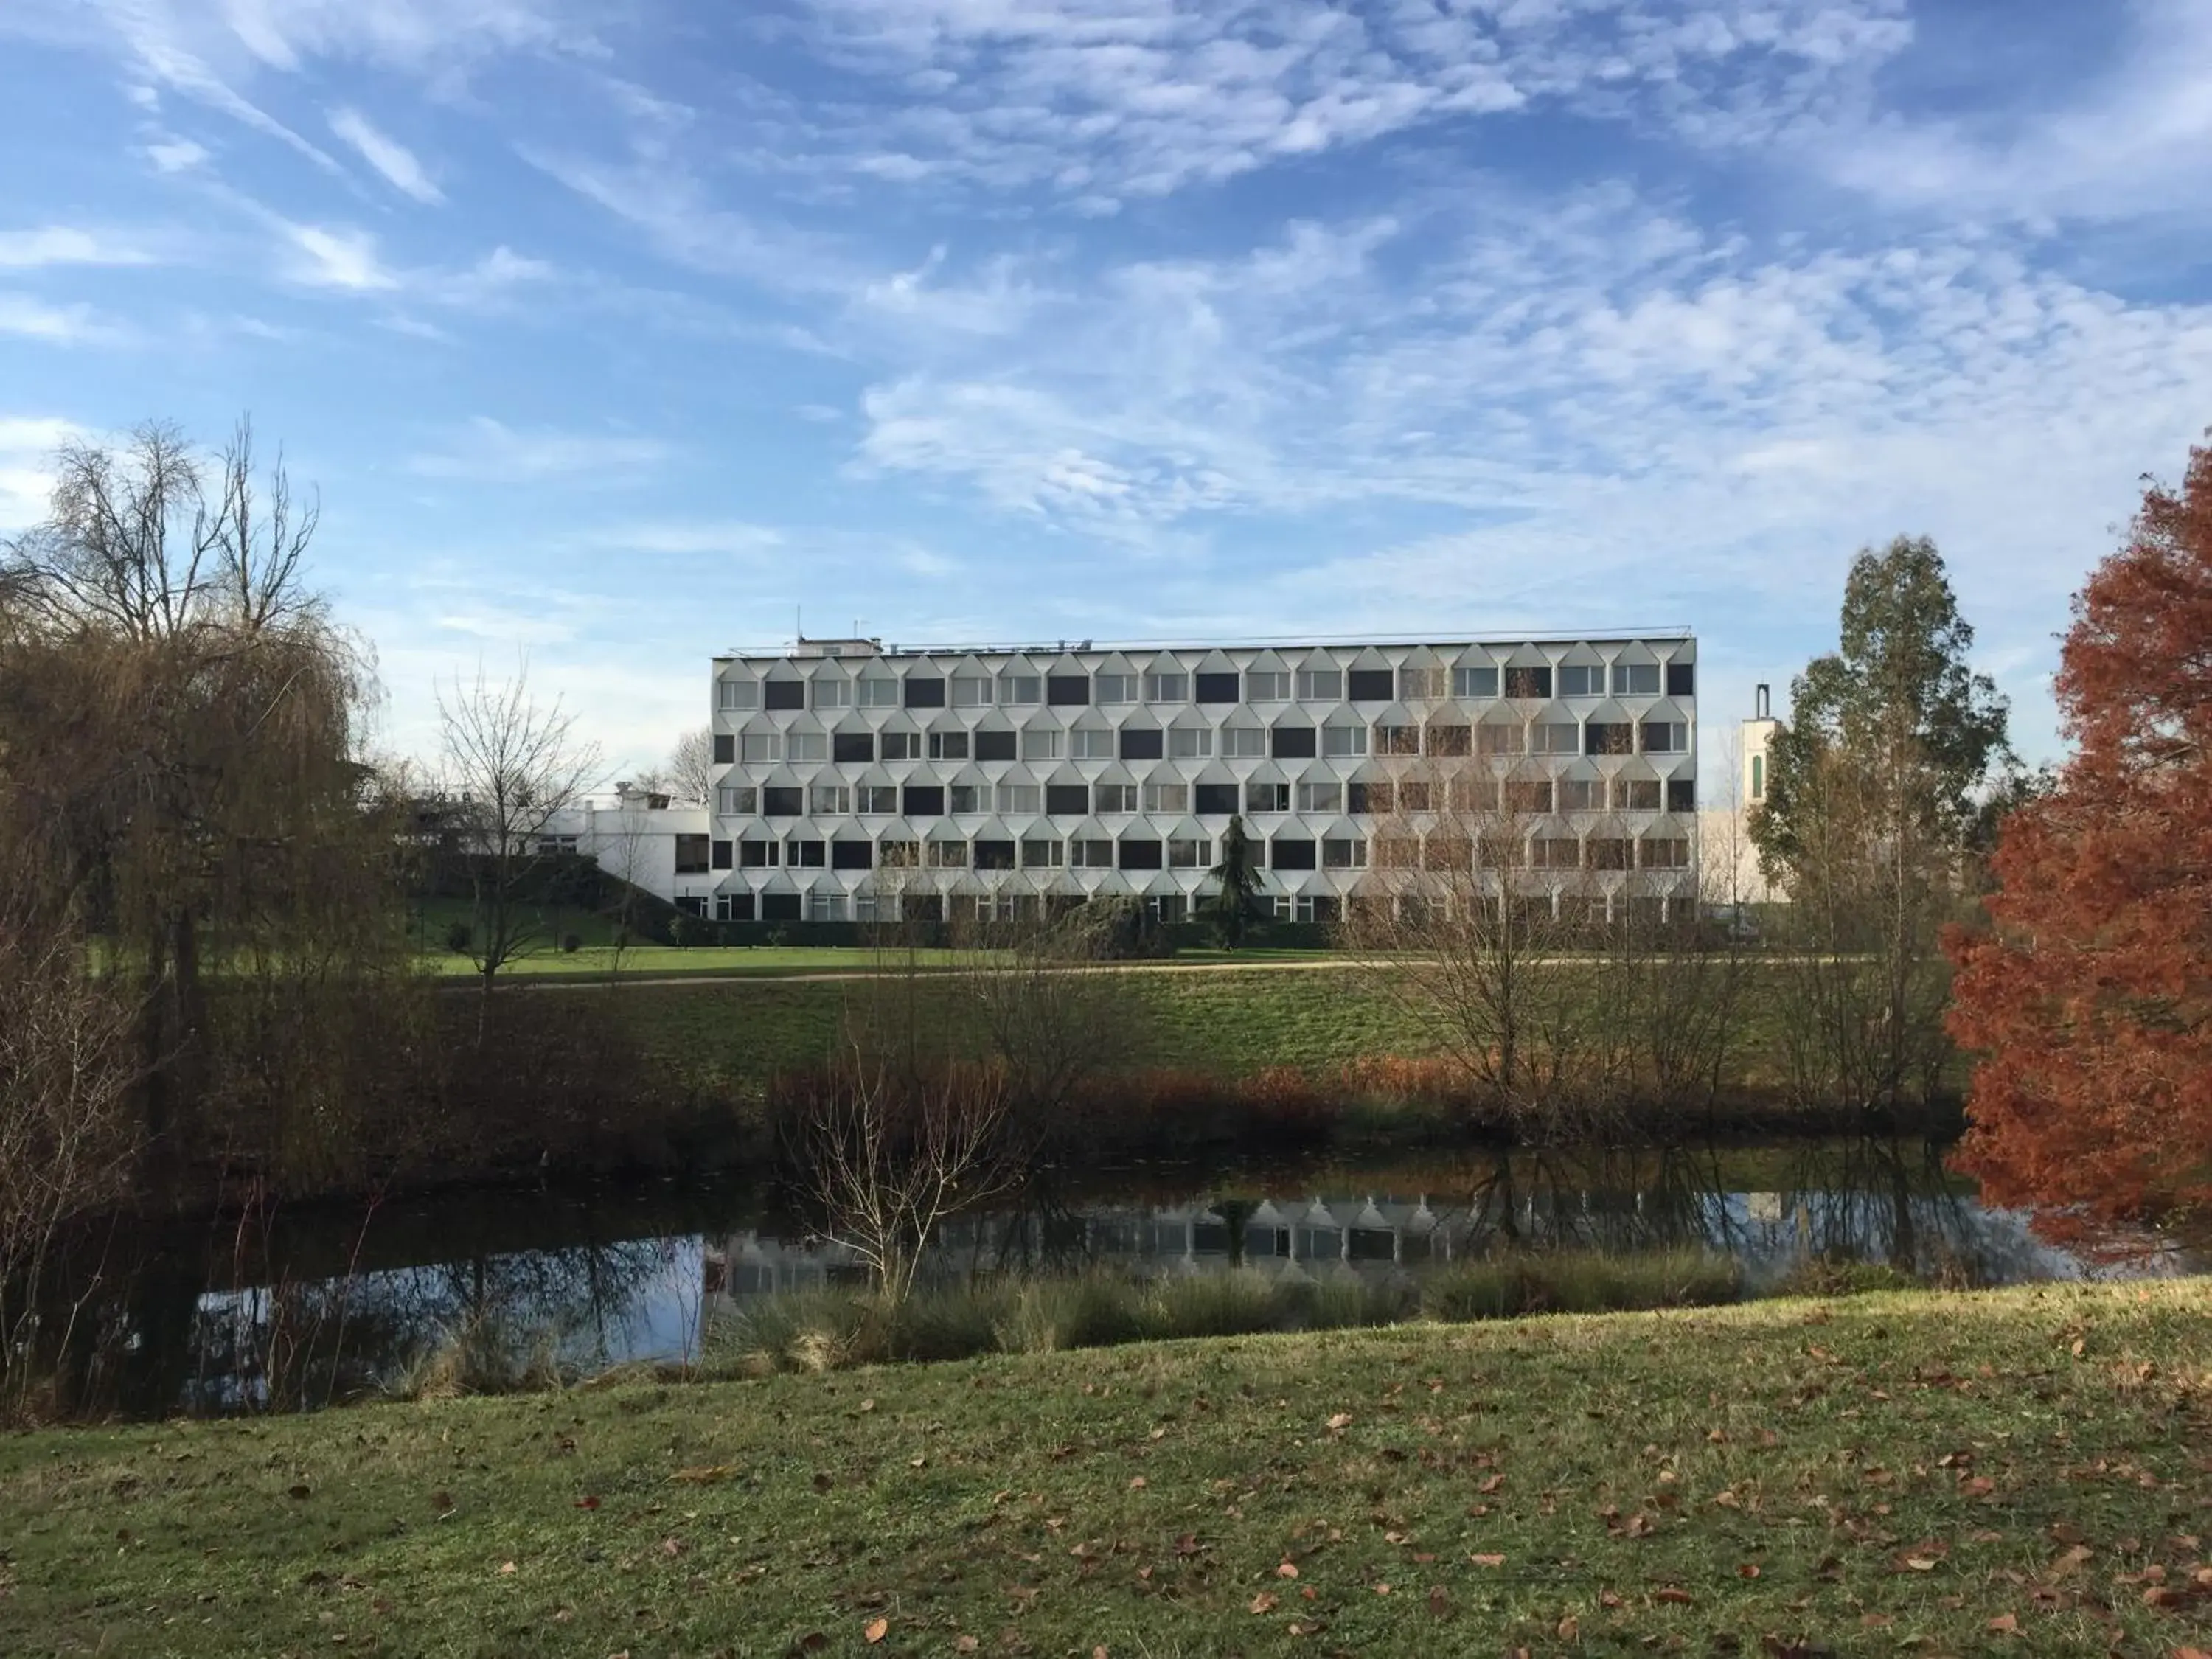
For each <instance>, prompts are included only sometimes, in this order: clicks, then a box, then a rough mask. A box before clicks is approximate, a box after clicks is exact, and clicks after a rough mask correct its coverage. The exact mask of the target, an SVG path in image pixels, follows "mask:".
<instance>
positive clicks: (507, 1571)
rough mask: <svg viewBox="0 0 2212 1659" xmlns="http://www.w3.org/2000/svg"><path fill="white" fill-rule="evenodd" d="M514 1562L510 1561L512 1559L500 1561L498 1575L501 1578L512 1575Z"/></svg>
mask: <svg viewBox="0 0 2212 1659" xmlns="http://www.w3.org/2000/svg"><path fill="white" fill-rule="evenodd" d="M513 1572H514V1563H513V1562H512V1561H504V1562H501V1564H500V1569H499V1576H500V1577H502V1578H507V1577H512V1576H513Z"/></svg>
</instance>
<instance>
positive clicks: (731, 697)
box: [714, 676, 760, 708]
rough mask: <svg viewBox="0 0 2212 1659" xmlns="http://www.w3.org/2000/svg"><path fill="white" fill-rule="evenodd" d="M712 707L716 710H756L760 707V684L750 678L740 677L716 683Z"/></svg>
mask: <svg viewBox="0 0 2212 1659" xmlns="http://www.w3.org/2000/svg"><path fill="white" fill-rule="evenodd" d="M715 684H716V689H715V692H714V707H715V708H759V707H760V682H759V681H758V680H757V679H754V678H751V677H750V676H740V677H738V678H732V679H725V680H720V681H717V682H716V683H715Z"/></svg>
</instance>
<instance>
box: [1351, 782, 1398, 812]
mask: <svg viewBox="0 0 2212 1659" xmlns="http://www.w3.org/2000/svg"><path fill="white" fill-rule="evenodd" d="M1344 810H1345V811H1347V812H1388V811H1389V810H1390V786H1389V784H1387V783H1347V784H1346V785H1345V786H1344Z"/></svg>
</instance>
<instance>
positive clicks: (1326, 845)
mask: <svg viewBox="0 0 2212 1659" xmlns="http://www.w3.org/2000/svg"><path fill="white" fill-rule="evenodd" d="M1333 847H1341V848H1344V849H1345V851H1344V852H1343V854H1341V855H1335V854H1331V853H1330V851H1329V849H1330V848H1333ZM1321 867H1322V869H1324V870H1364V869H1365V868H1366V867H1367V837H1366V836H1322V843H1321Z"/></svg>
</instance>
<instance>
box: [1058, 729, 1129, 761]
mask: <svg viewBox="0 0 2212 1659" xmlns="http://www.w3.org/2000/svg"><path fill="white" fill-rule="evenodd" d="M1067 738H1068V742H1067V757H1068V759H1070V760H1112V759H1113V758H1114V733H1113V732H1112V731H1111V730H1109V729H1108V728H1107V727H1104V726H1074V727H1072V728H1070V730H1069V732H1068V734H1067ZM1046 758H1049V759H1053V760H1057V759H1058V758H1060V757H1058V756H1056V755H1054V756H1050V757H1046Z"/></svg>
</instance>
